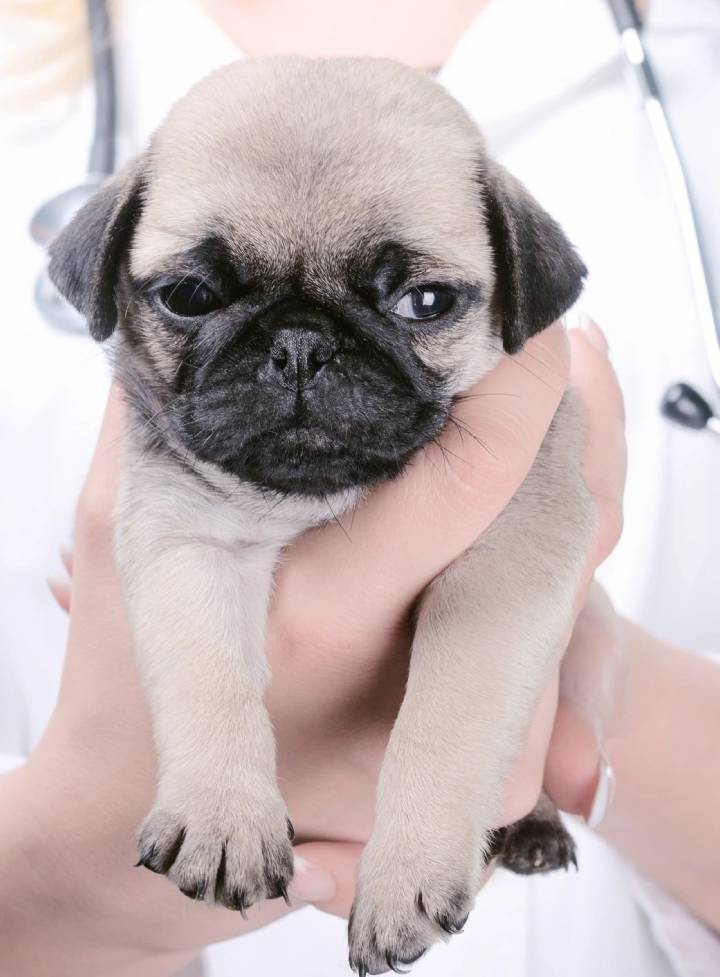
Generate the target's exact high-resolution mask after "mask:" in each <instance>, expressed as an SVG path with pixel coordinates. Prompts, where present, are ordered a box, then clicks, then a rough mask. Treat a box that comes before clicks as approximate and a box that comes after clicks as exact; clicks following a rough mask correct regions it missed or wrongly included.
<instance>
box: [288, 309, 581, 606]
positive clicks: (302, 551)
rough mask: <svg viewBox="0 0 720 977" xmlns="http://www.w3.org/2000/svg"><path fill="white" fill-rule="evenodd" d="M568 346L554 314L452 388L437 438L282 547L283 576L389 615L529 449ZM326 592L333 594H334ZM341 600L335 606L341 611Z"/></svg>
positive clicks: (519, 473) (441, 561)
mask: <svg viewBox="0 0 720 977" xmlns="http://www.w3.org/2000/svg"><path fill="white" fill-rule="evenodd" d="M569 369H570V355H569V346H568V341H567V337H566V334H565V330H564V329H563V327H562V326H561V325H559V324H557V323H556V324H555V325H553V326H551V327H550V328H549V329H546V330H545V331H544V332H543V333H542V334H541V335H540V336H537V337H535V338H533V339H532V340H530V341H529V342H528V343H527V345H526V347H525V349H524V350H523V351H522V352H520V353H518V354H517V355H515V356H504V357H503V358H502V359H501V361H500V363H499V364H498V365H497V366H496V367H495V368H494V369H493V370H492V371H491V372H490V373H489V374H488V375H487V376H485V377H483V379H482V380H480V382H479V383H477V384H476V385H475V386H474V387H473V388H472V389H471V390H470V391H468V393H467V394H466V395H464V396H462V397H458V398H457V399H456V402H455V404H454V406H453V411H452V415H451V419H450V423H449V424H448V426H447V427H446V429H445V430H444V431H443V433H442V434H441V436H440V438H439V439H438V440H437V441H436V442H435V443H434V444H432V445H430V446H428V447H427V448H425V449H424V450H423V451H421V452H420V453H419V454H418V455H417V457H416V458H415V459H413V461H412V462H411V464H410V465H408V467H407V470H406V472H405V473H404V474H403V475H402V476H401V477H399V478H396V479H394V480H393V481H391V482H385V483H383V484H381V485H379V486H377V488H375V489H374V490H373V491H372V492H371V493H370V495H369V496H368V498H367V499H366V500H365V501H364V502H363V503H362V504H361V505H359V506H358V508H357V509H356V510H355V511H354V512H353V513H351V514H348V516H347V517H346V518H343V520H342V525H336V524H330V525H327V526H324V527H322V528H321V529H318V530H315V531H314V532H311V533H308V534H307V535H306V536H305V537H303V538H302V539H301V540H299V541H298V543H297V544H296V545H295V546H294V547H293V549H292V552H291V553H290V554H289V559H288V565H287V566H286V567H285V568H284V570H283V586H284V587H290V588H292V580H295V583H296V584H297V587H298V588H299V592H301V593H302V594H304V595H308V594H312V593H313V592H315V593H317V594H323V595H324V598H325V599H324V606H326V607H327V606H333V605H335V606H337V607H339V608H341V609H342V604H343V595H345V601H346V602H347V595H352V600H353V614H355V615H356V616H358V617H359V618H360V619H363V620H375V621H377V620H385V621H390V620H396V619H397V618H398V616H402V614H403V613H404V611H405V609H406V608H407V607H408V606H409V605H410V603H411V602H412V601H413V600H414V599H415V597H416V596H417V595H418V594H419V593H420V592H421V591H422V590H423V589H424V588H425V587H426V586H427V584H428V583H430V581H431V580H432V579H434V577H436V576H437V575H438V573H440V572H441V571H442V570H443V569H444V568H445V567H446V566H447V565H448V564H449V563H451V562H452V561H453V560H454V559H456V558H457V557H458V556H459V555H460V554H461V553H463V552H464V551H465V550H466V549H467V548H468V546H470V545H471V544H472V543H473V542H474V540H476V539H477V537H478V536H479V535H480V534H481V533H482V532H483V531H484V530H485V529H486V528H487V527H488V526H489V525H490V523H491V522H492V521H493V520H494V519H495V518H496V517H497V516H498V515H499V514H500V512H501V511H502V510H503V508H504V507H505V506H506V505H507V503H508V502H509V501H510V499H511V498H512V496H513V494H514V493H515V492H516V491H517V489H518V487H519V486H520V484H521V483H522V481H523V479H524V478H525V476H526V475H527V473H528V471H529V470H530V467H531V465H532V463H533V461H534V459H535V455H536V454H537V452H538V450H539V448H540V445H541V444H542V441H543V438H544V437H545V434H546V432H547V429H548V427H549V425H550V422H551V420H552V418H553V415H554V414H555V411H556V410H557V407H558V404H559V403H560V399H561V397H562V395H563V393H564V391H565V386H566V383H567V379H568V374H569ZM333 595H335V596H336V598H337V599H335V600H333ZM346 612H347V608H345V609H344V613H345V617H346V616H347V615H346Z"/></svg>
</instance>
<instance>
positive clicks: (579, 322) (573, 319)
mask: <svg viewBox="0 0 720 977" xmlns="http://www.w3.org/2000/svg"><path fill="white" fill-rule="evenodd" d="M562 321H563V325H564V326H565V328H566V329H585V328H587V325H588V323H589V322H590V316H589V315H588V314H587V312H583V310H582V309H579V308H578V307H577V306H576V305H574V306H573V307H572V308H571V309H568V310H567V312H566V313H565V315H564V316H563V318H562Z"/></svg>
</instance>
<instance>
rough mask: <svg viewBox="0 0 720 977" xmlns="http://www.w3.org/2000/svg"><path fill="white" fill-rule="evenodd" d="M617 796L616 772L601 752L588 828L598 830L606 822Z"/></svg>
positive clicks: (586, 820)
mask: <svg viewBox="0 0 720 977" xmlns="http://www.w3.org/2000/svg"><path fill="white" fill-rule="evenodd" d="M614 796H615V771H614V770H613V768H612V764H611V763H610V760H609V759H608V756H607V754H606V753H605V751H604V750H601V751H600V758H599V761H598V782H597V787H596V788H595V797H594V798H593V802H592V805H591V808H590V813H589V814H588V816H587V818H586V819H585V823H586V824H587V826H588V828H597V827H598V826H599V825H601V824H602V822H603V821H604V820H605V815H606V814H607V812H608V808H609V807H610V805H611V804H612V802H613V797H614Z"/></svg>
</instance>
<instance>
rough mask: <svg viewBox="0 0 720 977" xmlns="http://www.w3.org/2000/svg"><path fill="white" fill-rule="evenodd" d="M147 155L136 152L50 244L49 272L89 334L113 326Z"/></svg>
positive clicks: (101, 335) (102, 333)
mask: <svg viewBox="0 0 720 977" xmlns="http://www.w3.org/2000/svg"><path fill="white" fill-rule="evenodd" d="M145 169H146V163H145V156H144V154H143V155H142V156H138V157H136V158H135V159H133V160H132V161H131V162H130V163H128V164H127V165H126V166H125V167H124V168H123V169H122V170H120V171H119V172H118V173H117V174H116V175H115V176H114V177H113V178H112V179H111V180H109V181H108V182H107V183H106V184H104V185H103V186H102V187H101V188H100V189H99V190H98V191H97V193H96V194H94V195H93V196H92V197H91V198H90V200H88V202H87V203H86V204H85V205H84V206H83V207H81V208H80V210H79V211H78V212H77V214H75V216H74V217H73V219H72V220H71V221H70V223H69V224H68V226H67V227H65V228H64V229H63V230H62V231H61V233H60V234H59V235H58V236H57V237H56V238H55V240H54V241H53V243H52V244H51V245H50V265H49V268H48V273H49V275H50V279H51V280H52V282H53V283H54V284H55V286H56V287H57V289H58V291H59V292H60V293H61V294H62V295H63V296H64V297H65V298H66V299H67V300H68V301H69V302H71V303H72V305H74V306H75V308H76V309H77V310H78V312H81V313H82V314H83V315H84V316H85V318H86V319H87V322H88V328H89V330H90V335H91V336H92V337H93V339H97V340H99V341H102V340H103V339H107V338H108V337H109V336H110V335H111V334H112V332H113V330H114V329H115V325H116V323H117V316H118V309H117V300H116V285H117V275H118V270H119V267H120V264H121V262H122V260H123V258H124V256H125V255H126V254H127V251H128V248H129V247H130V240H131V238H132V233H133V231H134V229H135V226H136V224H137V222H138V218H139V217H140V208H141V203H142V192H143V184H144V174H145Z"/></svg>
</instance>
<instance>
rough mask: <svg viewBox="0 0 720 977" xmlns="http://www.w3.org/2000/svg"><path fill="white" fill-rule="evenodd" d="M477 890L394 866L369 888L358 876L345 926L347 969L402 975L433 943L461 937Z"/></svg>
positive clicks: (470, 885)
mask: <svg viewBox="0 0 720 977" xmlns="http://www.w3.org/2000/svg"><path fill="white" fill-rule="evenodd" d="M428 867H429V866H423V868H428ZM436 869H437V866H436ZM420 877H422V878H423V881H422V882H421V883H420V884H418V881H417V879H418V878H420ZM476 889H477V886H476V885H474V884H473V883H472V882H471V881H470V880H469V879H465V880H462V879H459V878H449V877H447V878H443V877H441V876H440V875H436V876H435V877H433V873H432V872H422V871H421V872H416V871H406V870H402V869H400V868H399V866H398V865H397V864H393V863H388V865H387V867H386V870H385V871H384V872H383V873H381V874H378V873H374V874H373V877H372V881H371V882H363V880H362V876H361V880H360V882H359V884H358V889H357V894H356V897H355V902H354V904H353V908H352V912H351V913H350V921H349V944H350V966H351V967H352V969H353V970H355V971H356V972H357V974H358V975H359V977H366V975H367V974H382V973H385V972H386V971H388V970H393V971H395V972H396V973H403V970H402V969H401V968H402V967H403V965H407V964H411V963H414V962H415V961H416V960H418V959H419V958H420V957H421V956H422V955H423V954H424V953H425V951H426V950H427V949H428V948H429V947H431V946H432V944H433V943H436V942H437V941H438V940H440V939H447V938H448V937H449V936H453V935H455V934H456V933H460V932H462V928H463V926H464V925H465V921H466V920H467V917H468V914H469V913H470V910H471V909H472V905H473V900H474V896H475V892H476Z"/></svg>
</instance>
